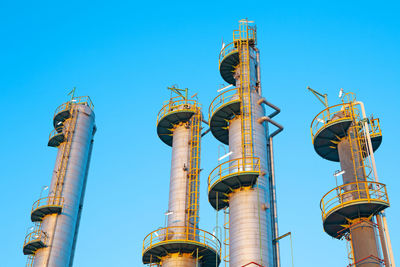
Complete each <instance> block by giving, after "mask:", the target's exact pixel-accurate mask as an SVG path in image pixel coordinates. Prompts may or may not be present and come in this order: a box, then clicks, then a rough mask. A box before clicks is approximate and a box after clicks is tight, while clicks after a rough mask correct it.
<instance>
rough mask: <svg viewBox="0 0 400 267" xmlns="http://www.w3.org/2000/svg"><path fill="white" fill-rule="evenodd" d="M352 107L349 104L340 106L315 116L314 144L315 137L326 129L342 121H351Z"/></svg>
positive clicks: (312, 126)
mask: <svg viewBox="0 0 400 267" xmlns="http://www.w3.org/2000/svg"><path fill="white" fill-rule="evenodd" d="M349 108H350V105H349V104H348V103H344V104H338V105H335V106H331V107H328V108H326V109H324V110H322V111H321V112H320V113H318V114H317V116H315V118H314V119H313V120H312V122H311V138H312V142H313V143H314V137H315V136H316V135H317V134H318V133H319V131H320V130H321V129H323V128H324V127H326V126H328V125H330V124H332V123H335V122H338V121H341V120H348V119H351V114H350V110H349Z"/></svg>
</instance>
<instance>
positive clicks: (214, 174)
mask: <svg viewBox="0 0 400 267" xmlns="http://www.w3.org/2000/svg"><path fill="white" fill-rule="evenodd" d="M248 172H260V159H259V158H256V157H246V158H238V159H231V160H228V161H226V162H224V163H222V164H220V165H218V166H217V167H215V168H214V170H212V171H211V173H210V175H209V176H208V190H210V189H211V187H212V186H213V185H214V184H216V183H218V182H220V181H222V180H224V179H225V178H226V177H227V176H229V175H232V174H241V173H248Z"/></svg>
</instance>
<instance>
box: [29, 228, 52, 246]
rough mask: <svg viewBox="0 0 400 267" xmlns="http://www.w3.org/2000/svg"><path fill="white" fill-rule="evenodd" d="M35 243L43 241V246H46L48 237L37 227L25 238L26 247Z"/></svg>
mask: <svg viewBox="0 0 400 267" xmlns="http://www.w3.org/2000/svg"><path fill="white" fill-rule="evenodd" d="M35 241H37V242H39V241H42V242H43V244H46V241H47V235H46V233H44V232H43V231H42V230H41V229H40V227H36V228H35V229H34V230H32V232H30V233H29V234H27V235H26V236H25V241H24V247H25V246H26V245H27V244H28V243H32V242H35Z"/></svg>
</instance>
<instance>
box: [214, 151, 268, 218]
mask: <svg viewBox="0 0 400 267" xmlns="http://www.w3.org/2000/svg"><path fill="white" fill-rule="evenodd" d="M258 176H260V161H259V159H258V158H245V159H243V158H240V159H234V160H230V161H227V162H224V163H222V164H220V165H219V166H218V167H216V168H215V169H214V170H213V171H212V172H211V173H210V175H209V177H208V201H209V202H210V204H211V206H213V208H214V209H217V204H218V210H221V209H224V208H225V207H227V206H229V196H228V194H229V193H231V192H233V191H234V190H235V189H239V188H241V187H248V186H253V185H254V184H255V183H256V182H257V178H258ZM217 193H218V201H217Z"/></svg>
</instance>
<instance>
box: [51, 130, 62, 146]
mask: <svg viewBox="0 0 400 267" xmlns="http://www.w3.org/2000/svg"><path fill="white" fill-rule="evenodd" d="M64 141H65V136H64V133H62V132H61V133H59V132H57V131H55V132H54V134H50V138H49V142H48V143H47V145H48V146H51V147H58V146H59V145H60V144H61V143H63V142H64Z"/></svg>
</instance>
